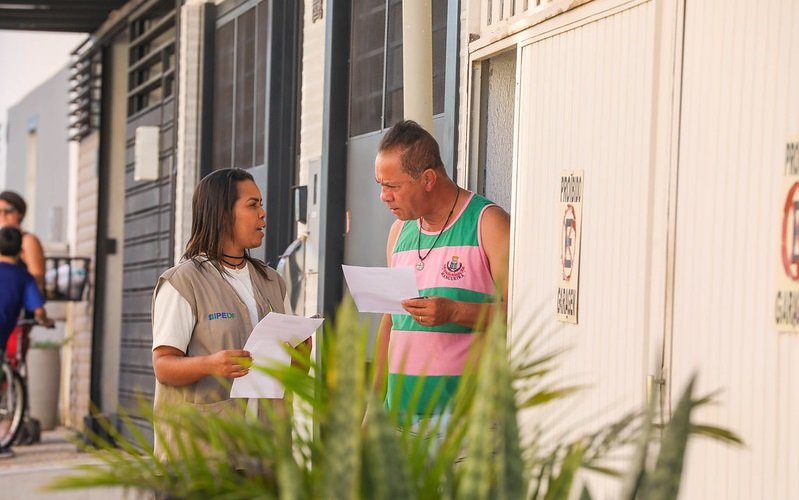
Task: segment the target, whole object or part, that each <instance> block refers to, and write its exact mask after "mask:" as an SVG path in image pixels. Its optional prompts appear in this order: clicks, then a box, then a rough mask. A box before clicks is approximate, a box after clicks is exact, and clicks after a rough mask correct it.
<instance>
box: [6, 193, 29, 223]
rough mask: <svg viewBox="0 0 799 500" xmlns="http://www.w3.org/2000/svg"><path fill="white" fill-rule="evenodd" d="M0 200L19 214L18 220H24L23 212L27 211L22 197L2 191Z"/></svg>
mask: <svg viewBox="0 0 799 500" xmlns="http://www.w3.org/2000/svg"><path fill="white" fill-rule="evenodd" d="M0 200H3V201H5V202H6V203H8V204H9V205H11V206H12V207H14V210H16V211H17V212H19V218H20V220H22V219H24V218H25V212H26V211H27V210H28V205H27V204H26V203H25V199H24V198H22V196H20V195H18V194H17V193H15V192H14V191H3V192H2V193H0Z"/></svg>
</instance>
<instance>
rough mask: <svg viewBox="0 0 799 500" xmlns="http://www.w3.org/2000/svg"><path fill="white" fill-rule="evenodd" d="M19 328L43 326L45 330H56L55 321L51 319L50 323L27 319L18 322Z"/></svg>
mask: <svg viewBox="0 0 799 500" xmlns="http://www.w3.org/2000/svg"><path fill="white" fill-rule="evenodd" d="M17 326H43V327H45V328H49V329H53V328H55V321H53V320H52V319H51V320H50V323H42V322H40V321H39V320H38V319H36V318H26V319H21V320H19V321H17Z"/></svg>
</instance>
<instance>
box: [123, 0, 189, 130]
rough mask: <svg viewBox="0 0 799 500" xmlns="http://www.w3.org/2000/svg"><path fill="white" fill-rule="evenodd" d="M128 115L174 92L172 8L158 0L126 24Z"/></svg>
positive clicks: (146, 107)
mask: <svg viewBox="0 0 799 500" xmlns="http://www.w3.org/2000/svg"><path fill="white" fill-rule="evenodd" d="M129 32H130V48H129V51H130V52H129V66H128V116H132V115H136V114H138V113H140V112H142V111H144V110H146V109H149V108H151V107H153V106H156V105H158V104H161V103H162V102H163V101H164V100H165V99H167V98H168V97H170V96H172V95H174V93H175V39H176V36H177V32H176V29H175V9H174V4H173V3H171V2H160V3H158V4H156V5H155V6H154V7H153V8H152V9H150V10H148V11H147V12H145V13H144V14H143V15H141V16H139V17H137V18H135V19H132V20H131V22H130V26H129Z"/></svg>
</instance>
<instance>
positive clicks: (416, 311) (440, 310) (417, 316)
mask: <svg viewBox="0 0 799 500" xmlns="http://www.w3.org/2000/svg"><path fill="white" fill-rule="evenodd" d="M402 307H403V309H405V310H406V311H408V313H409V314H410V315H411V316H413V319H414V321H416V322H417V323H419V324H420V325H422V326H437V325H443V324H445V323H455V322H456V314H457V311H458V303H457V302H455V301H454V300H452V299H448V298H446V297H437V296H429V297H417V298H413V299H407V300H403V301H402Z"/></svg>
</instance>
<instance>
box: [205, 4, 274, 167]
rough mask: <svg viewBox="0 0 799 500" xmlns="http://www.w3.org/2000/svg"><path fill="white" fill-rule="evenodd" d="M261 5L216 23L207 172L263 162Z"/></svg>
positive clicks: (264, 20) (264, 24)
mask: <svg viewBox="0 0 799 500" xmlns="http://www.w3.org/2000/svg"><path fill="white" fill-rule="evenodd" d="M267 16H268V11H267V5H266V4H265V2H263V1H259V2H253V3H252V6H251V7H250V8H247V7H246V6H245V7H243V8H241V9H236V10H235V11H234V12H233V13H232V14H231V15H228V16H225V17H224V19H222V20H220V21H219V22H218V25H217V28H216V37H215V59H214V64H215V66H214V119H213V128H214V139H213V146H212V147H213V161H214V164H213V168H214V169H220V168H227V167H240V168H250V167H254V166H258V165H262V164H263V162H264V139H265V137H264V135H265V119H266V97H265V93H266V82H265V81H264V78H265V76H266V36H267V30H268V26H267V21H268V17H267Z"/></svg>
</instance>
